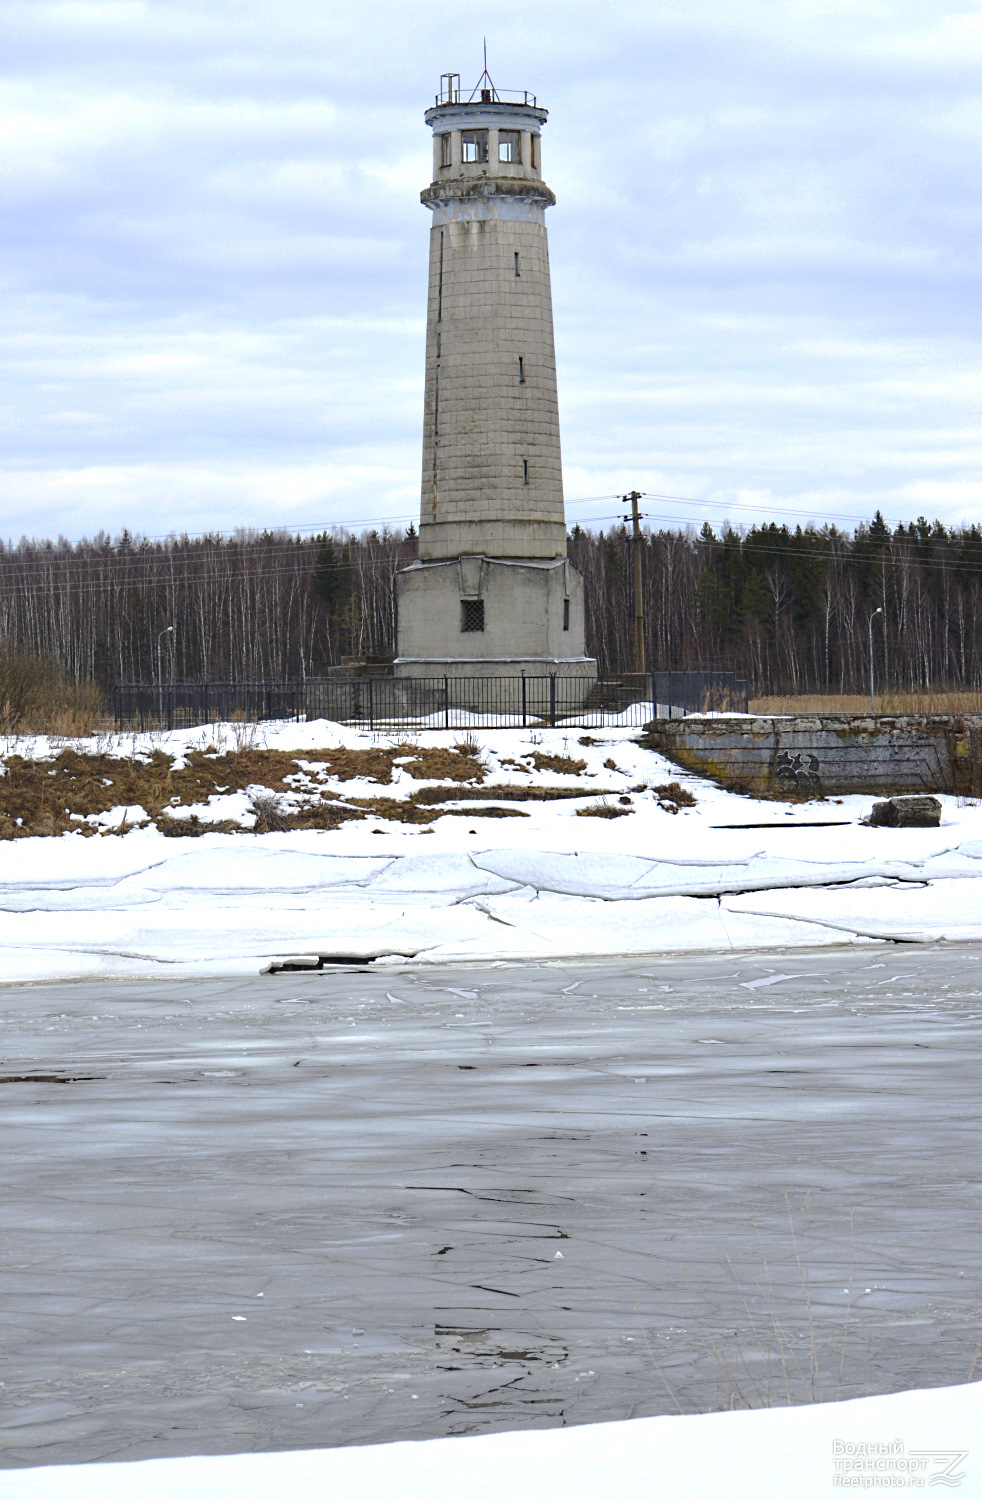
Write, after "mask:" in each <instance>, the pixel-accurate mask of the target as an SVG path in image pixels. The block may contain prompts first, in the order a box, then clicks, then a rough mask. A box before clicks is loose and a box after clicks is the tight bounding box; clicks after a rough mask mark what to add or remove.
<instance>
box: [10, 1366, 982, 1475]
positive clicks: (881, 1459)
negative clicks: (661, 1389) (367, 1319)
mask: <svg viewBox="0 0 982 1500" xmlns="http://www.w3.org/2000/svg"><path fill="white" fill-rule="evenodd" d="M980 1432H982V1383H980V1384H975V1385H962V1386H948V1387H943V1388H940V1389H937V1390H930V1391H905V1392H902V1393H901V1394H899V1395H892V1396H872V1397H867V1398H866V1399H864V1400H860V1401H843V1402H840V1403H835V1402H830V1403H828V1404H826V1405H820V1406H798V1407H791V1408H772V1409H770V1410H764V1411H744V1412H732V1413H731V1412H722V1413H715V1414H713V1415H707V1416H691V1417H648V1418H642V1419H639V1420H637V1421H633V1422H608V1423H599V1424H597V1425H595V1426H586V1427H570V1428H557V1429H552V1430H550V1431H545V1432H507V1433H495V1434H492V1435H489V1436H482V1437H465V1438H440V1439H437V1440H435V1441H431V1442H422V1443H383V1444H379V1445H377V1446H374V1447H370V1448H327V1449H320V1450H315V1451H307V1452H299V1453H297V1452H294V1453H258V1454H239V1455H235V1456H232V1457H228V1458H172V1459H153V1460H149V1461H147V1462H144V1463H122V1464H87V1465H77V1464H68V1465H64V1466H62V1467H59V1468H40V1469H28V1470H25V1471H21V1472H19V1473H10V1472H8V1473H6V1474H0V1497H2V1500H135V1497H139V1500H176V1497H180V1500H224V1497H227V1496H233V1495H234V1496H235V1500H267V1497H268V1496H269V1495H271V1494H281V1495H284V1496H287V1495H288V1496H289V1497H290V1500H395V1497H398V1500H459V1497H461V1496H466V1497H467V1500H500V1497H501V1496H502V1495H507V1496H509V1497H510V1500H532V1497H535V1500H539V1497H541V1496H543V1495H545V1496H555V1497H561V1500H597V1497H599V1496H605V1497H611V1500H651V1497H652V1496H664V1497H665V1500H778V1497H780V1500H786V1497H788V1496H794V1500H830V1497H832V1496H835V1495H840V1494H842V1493H846V1494H849V1493H855V1492H856V1491H860V1492H864V1493H873V1494H882V1493H883V1492H884V1491H888V1492H890V1493H893V1492H894V1491H895V1490H896V1489H903V1490H907V1489H916V1490H920V1489H924V1490H926V1491H927V1490H930V1489H931V1488H932V1487H933V1486H934V1485H940V1486H941V1489H940V1490H937V1491H935V1492H936V1493H941V1494H947V1493H949V1491H952V1490H957V1492H958V1494H959V1495H964V1496H965V1497H966V1500H968V1497H971V1496H975V1497H978V1496H982V1451H980V1445H979V1438H978V1434H979V1433H980Z"/></svg>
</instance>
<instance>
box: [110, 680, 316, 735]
mask: <svg viewBox="0 0 982 1500" xmlns="http://www.w3.org/2000/svg"><path fill="white" fill-rule="evenodd" d="M113 715H114V717H115V719H116V724H117V727H118V728H120V729H123V728H129V727H132V728H139V729H157V728H165V729H192V728H193V727H194V726H195V725H196V724H220V723H227V722H228V721H229V720H236V719H238V720H241V721H242V722H243V723H247V724H255V723H258V722H260V721H261V720H263V719H303V718H304V717H305V716H306V694H305V691H304V684H303V683H302V682H165V683H164V684H163V686H162V687H160V686H158V684H157V683H145V682H121V683H117V685H116V686H115V687H114V688H113Z"/></svg>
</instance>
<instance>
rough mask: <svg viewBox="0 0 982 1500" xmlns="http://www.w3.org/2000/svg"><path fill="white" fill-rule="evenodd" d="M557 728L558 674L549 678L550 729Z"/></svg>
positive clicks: (553, 674)
mask: <svg viewBox="0 0 982 1500" xmlns="http://www.w3.org/2000/svg"><path fill="white" fill-rule="evenodd" d="M555 727H556V674H555V672H553V673H552V674H551V675H550V677H549V728H550V729H555Z"/></svg>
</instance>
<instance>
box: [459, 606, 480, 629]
mask: <svg viewBox="0 0 982 1500" xmlns="http://www.w3.org/2000/svg"><path fill="white" fill-rule="evenodd" d="M460 628H461V631H462V632H463V634H464V635H469V634H473V633H474V632H476V631H482V630H483V629H484V600H483V599H461V601H460Z"/></svg>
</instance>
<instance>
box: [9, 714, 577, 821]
mask: <svg viewBox="0 0 982 1500" xmlns="http://www.w3.org/2000/svg"><path fill="white" fill-rule="evenodd" d="M247 727H248V726H247ZM238 744H239V748H237V749H234V750H231V751H229V752H228V753H227V754H225V753H221V752H219V751H218V750H216V749H215V747H214V745H208V746H207V747H206V748H205V749H203V750H193V751H190V752H188V753H187V755H186V756H185V758H184V764H183V765H180V766H177V765H175V762H174V760H173V759H172V758H171V757H170V756H169V755H165V754H164V753H163V752H162V751H160V750H155V751H153V752H152V753H147V754H144V755H130V756H124V755H117V756H113V755H108V754H105V753H91V754H82V753H80V752H79V751H77V750H74V749H66V750H62V751H61V752H60V753H59V754H58V755H56V756H55V757H53V758H52V759H50V760H29V759H26V758H25V757H23V756H20V755H8V756H7V757H6V758H5V759H4V760H3V762H2V771H3V774H2V775H0V839H17V838H30V837H38V836H50V835H55V834H62V833H66V832H69V831H72V832H80V833H84V834H92V833H95V832H96V831H97V828H96V827H95V826H93V824H91V823H89V822H86V821H85V820H86V819H88V818H93V817H97V816H98V815H100V814H104V813H107V812H109V811H110V809H112V808H116V807H142V808H143V810H144V812H145V813H146V814H147V817H148V818H149V819H150V821H151V822H153V823H154V824H155V825H156V826H157V827H158V828H159V829H160V830H161V832H162V833H165V834H166V835H167V836H168V837H184V838H195V837H198V836H200V835H201V834H203V833H233V832H234V833H243V832H248V831H252V832H255V833H279V832H285V831H287V830H288V829H294V828H325V829H332V828H337V827H339V826H340V825H341V824H342V823H345V822H348V821H350V820H352V819H361V818H366V817H369V816H374V817H380V818H384V819H385V820H386V821H389V822H399V823H431V822H433V821H435V819H437V818H439V817H444V816H447V815H451V816H455V817H466V816H472V817H490V818H502V817H524V816H527V814H524V813H522V812H520V811H519V810H518V809H510V808H501V807H480V808H478V807H473V808H465V809H458V810H452V809H448V808H443V807H442V806H441V804H443V803H447V802H459V801H460V800H462V799H463V800H466V801H470V800H472V799H478V798H483V799H484V801H485V802H487V801H489V800H491V801H508V800H520V801H527V800H528V801H547V800H549V799H550V795H558V796H562V797H568V796H571V795H572V796H588V795H592V789H591V788H580V789H567V788H563V789H551V788H541V789H540V788H535V787H519V788H495V789H494V790H490V789H489V790H487V791H482V790H481V789H480V788H479V786H478V785H475V783H480V782H482V781H483V780H484V777H485V775H486V767H485V766H484V764H483V762H482V761H481V760H480V759H479V749H478V747H477V746H476V745H474V744H473V743H472V742H469V741H468V742H463V743H461V744H458V745H457V746H455V747H453V748H443V747H437V748H435V749H429V750H420V749H418V748H417V747H415V746H413V745H406V744H399V745H395V746H389V747H384V746H373V747H371V748H369V749H365V750H350V749H344V748H340V749H331V750H323V751H320V750H312V751H311V750H307V751H304V752H303V753H291V752H288V751H282V750H265V749H258V748H256V747H255V746H254V745H253V744H252V743H250V742H249V741H248V737H243V739H242V740H241V741H239V742H238ZM397 769H398V770H402V771H405V772H407V773H408V775H409V776H411V777H412V778H413V779H414V780H417V781H441V782H442V783H443V784H442V785H441V786H435V787H420V788H419V790H418V791H417V792H415V793H413V794H412V795H411V796H410V797H409V798H408V799H406V800H402V799H400V800H396V799H395V798H393V797H382V796H380V797H345V796H344V795H343V793H340V792H338V791H337V790H332V789H331V788H330V787H329V786H327V785H325V783H326V782H327V781H328V780H331V781H333V782H335V783H336V782H338V781H340V782H342V783H343V782H350V781H354V780H361V781H368V782H375V783H377V784H379V785H391V783H392V781H393V778H394V775H395V772H396V770H397ZM244 791H247V792H248V793H249V796H250V803H251V811H252V813H253V814H254V823H253V825H252V828H251V829H246V828H244V827H243V826H242V824H240V823H239V822H238V821H231V820H225V821H218V820H211V819H208V818H206V817H203V816H202V815H201V814H200V813H192V814H190V815H182V814H181V813H180V809H182V808H188V807H194V806H201V805H202V804H205V805H206V804H207V803H208V802H209V801H210V800H211V799H212V798H215V797H219V796H222V795H224V794H226V793H233V792H244ZM502 791H503V792H504V793H505V795H504V797H501V796H500V795H499V793H500V792H502ZM510 792H516V793H517V796H516V797H514V798H512V797H509V795H508V794H509V793H510ZM130 826H132V825H130ZM126 827H127V825H125V824H124V825H123V826H122V827H120V828H115V829H113V830H111V831H112V832H125V831H126ZM107 831H110V830H107Z"/></svg>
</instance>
